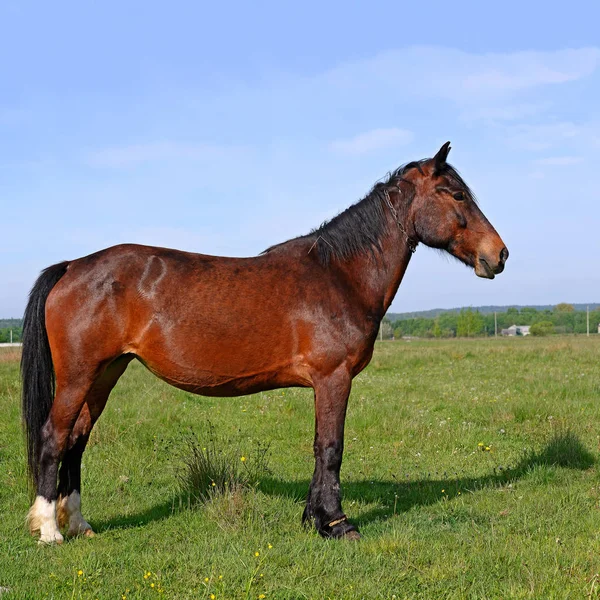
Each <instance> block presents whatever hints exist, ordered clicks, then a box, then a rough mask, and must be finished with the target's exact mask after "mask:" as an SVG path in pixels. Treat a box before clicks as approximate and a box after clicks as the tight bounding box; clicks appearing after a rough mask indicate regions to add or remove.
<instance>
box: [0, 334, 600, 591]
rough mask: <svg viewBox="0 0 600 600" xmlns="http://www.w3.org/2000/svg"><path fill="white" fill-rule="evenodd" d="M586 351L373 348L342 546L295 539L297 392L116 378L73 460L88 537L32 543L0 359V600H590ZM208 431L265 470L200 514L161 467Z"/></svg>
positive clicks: (352, 433) (301, 419) (595, 342)
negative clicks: (262, 456) (262, 462)
mask: <svg viewBox="0 0 600 600" xmlns="http://www.w3.org/2000/svg"><path fill="white" fill-rule="evenodd" d="M11 350H12V349H11ZM599 357H600V336H593V337H591V338H585V337H560V338H557V337H551V338H546V339H531V338H527V339H509V340H493V339H492V340H473V341H467V340H449V341H413V342H410V343H407V342H389V343H383V344H381V345H379V346H377V348H376V352H375V355H374V358H373V361H372V363H371V365H370V367H369V368H368V369H367V370H366V371H365V372H364V373H362V374H361V375H360V376H359V377H358V378H357V379H356V381H355V385H354V388H353V392H352V397H351V400H350V408H349V412H348V420H347V427H346V450H345V457H344V465H343V468H342V490H343V494H344V508H345V510H346V512H347V514H348V515H349V517H350V518H351V519H352V520H353V521H354V522H355V523H357V524H358V525H359V527H360V529H361V532H362V534H363V536H364V537H363V540H362V541H361V542H359V543H357V544H352V543H344V542H339V541H333V540H329V541H325V540H323V539H321V538H320V537H318V536H317V535H316V534H315V533H314V532H312V531H310V530H308V531H307V530H305V529H303V528H302V526H301V525H300V517H301V514H302V508H303V506H302V502H303V499H304V496H305V494H306V491H307V488H308V483H309V480H310V477H311V475H312V468H313V461H312V456H311V452H312V448H311V447H312V436H313V409H312V396H311V393H310V391H308V390H277V391H273V392H269V393H263V394H257V395H254V396H249V397H243V398H233V399H215V398H210V399H209V398H202V397H197V396H193V395H191V394H188V393H186V392H182V391H179V390H176V389H174V388H171V387H169V386H167V385H166V384H164V383H162V382H161V381H159V380H158V379H156V378H154V377H153V376H152V375H151V374H149V373H148V372H147V371H146V370H145V369H144V368H143V367H142V366H141V365H139V364H137V363H135V364H132V365H131V366H130V368H129V369H128V371H127V373H126V374H125V375H124V376H123V378H122V379H121V381H120V382H119V384H118V385H117V387H116V388H115V390H114V392H113V394H112V396H111V399H110V401H109V403H108V406H107V408H106V410H105V412H104V414H103V416H102V418H101V419H100V422H99V423H98V425H97V427H96V429H95V430H94V432H93V434H92V438H91V440H90V444H89V447H88V450H87V452H86V454H85V457H84V471H83V486H84V488H83V493H82V500H83V513H84V516H85V517H86V518H87V519H88V520H89V521H90V523H91V524H92V526H93V527H94V529H95V531H96V533H97V534H98V535H97V536H96V537H95V538H94V539H76V540H73V541H69V542H67V543H65V544H64V545H63V546H59V547H41V546H38V545H37V544H36V543H35V541H34V540H32V539H31V538H30V537H29V535H28V533H27V531H26V528H25V524H24V517H25V514H26V512H27V509H28V505H29V498H28V493H27V484H26V474H25V456H24V446H23V442H22V437H21V431H20V424H19V419H20V417H19V379H18V363H17V362H15V360H14V352H13V358H12V359H10V360H9V359H5V358H3V357H1V356H0V415H1V420H0V515H1V516H2V519H1V520H0V598H1V600H5V598H6V600H12V599H13V598H122V596H126V597H127V598H153V597H156V598H159V597H164V598H206V599H209V598H211V597H212V595H214V597H215V598H236V599H237V598H240V599H242V598H255V599H258V598H261V597H263V596H264V597H265V598H266V599H271V598H273V599H275V598H277V599H290V600H291V599H302V598H315V599H316V598H336V599H346V598H348V599H349V598H386V599H392V598H396V599H398V600H399V599H401V598H423V599H432V598H435V599H437V598H473V599H479V598H536V599H537V598H544V599H545V598H598V597H600V575H599V573H600V477H599V473H598V469H599V465H598V464H597V463H596V461H597V458H598V451H599V443H600V435H599V434H600V428H599V424H600V402H599V400H600V360H599ZM208 422H210V423H211V424H212V426H213V427H214V433H215V435H216V437H215V439H217V440H220V441H219V442H218V443H217V446H219V445H220V446H221V448H218V447H215V451H216V452H218V451H219V450H223V451H229V450H230V449H235V453H236V454H237V453H239V454H240V459H241V456H245V457H247V461H250V460H255V459H253V458H252V457H253V453H255V449H256V448H257V447H258V446H257V445H258V444H259V443H260V444H262V445H263V446H262V447H264V446H265V445H270V452H269V454H270V460H269V468H270V471H269V472H268V473H263V474H262V475H261V476H260V477H259V482H258V484H257V485H251V486H244V487H243V489H238V488H236V489H235V491H232V490H227V489H226V490H225V491H224V492H223V493H215V494H213V495H211V496H210V497H208V498H207V499H205V501H204V502H202V503H197V502H194V499H193V498H191V497H190V495H187V496H186V494H185V493H181V489H180V484H179V481H180V478H179V477H178V473H179V474H180V473H181V469H182V468H183V469H185V457H186V456H188V457H189V453H188V454H186V447H187V446H186V444H187V442H186V439H189V435H190V433H189V432H190V427H192V428H193V429H194V431H195V432H196V435H197V436H200V437H199V439H202V437H201V435H202V431H203V429H202V428H203V427H205V426H206V424H207V423H208ZM480 444H481V445H480ZM232 460H233V459H232ZM256 460H259V459H258V458H257V459H256ZM152 584H154V585H152ZM6 588H8V591H4V592H3V590H4V589H6Z"/></svg>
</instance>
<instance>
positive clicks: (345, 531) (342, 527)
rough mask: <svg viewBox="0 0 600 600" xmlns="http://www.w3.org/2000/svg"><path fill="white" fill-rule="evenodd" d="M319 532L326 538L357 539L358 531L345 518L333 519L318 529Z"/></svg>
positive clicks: (358, 537)
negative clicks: (330, 522)
mask: <svg viewBox="0 0 600 600" xmlns="http://www.w3.org/2000/svg"><path fill="white" fill-rule="evenodd" d="M319 533H320V534H321V535H322V536H323V537H326V538H335V539H345V540H359V539H360V533H358V529H356V527H355V526H354V525H352V523H350V522H349V521H348V520H347V519H345V518H344V519H343V520H340V521H333V523H332V524H329V525H325V526H324V527H322V528H321V529H319Z"/></svg>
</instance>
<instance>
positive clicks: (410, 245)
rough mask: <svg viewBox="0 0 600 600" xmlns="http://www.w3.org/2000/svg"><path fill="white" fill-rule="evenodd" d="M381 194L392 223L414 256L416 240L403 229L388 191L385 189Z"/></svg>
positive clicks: (417, 243) (399, 192)
mask: <svg viewBox="0 0 600 600" xmlns="http://www.w3.org/2000/svg"><path fill="white" fill-rule="evenodd" d="M397 189H398V195H400V194H402V192H401V191H400V188H397ZM383 193H384V196H385V202H386V204H387V205H388V206H389V209H390V211H391V213H392V216H393V217H394V221H396V225H398V229H400V231H401V232H402V233H403V234H404V237H405V238H406V244H407V245H408V249H409V250H410V251H411V253H412V254H414V253H415V252H416V251H417V246H418V245H419V242H418V240H413V239H412V238H411V237H410V236H409V235H408V233H407V231H406V229H405V228H404V225H402V222H401V221H400V217H399V216H398V211H397V210H396V209H395V208H394V205H393V204H392V201H391V200H390V193H389V192H388V190H387V189H385V190H384V192H383Z"/></svg>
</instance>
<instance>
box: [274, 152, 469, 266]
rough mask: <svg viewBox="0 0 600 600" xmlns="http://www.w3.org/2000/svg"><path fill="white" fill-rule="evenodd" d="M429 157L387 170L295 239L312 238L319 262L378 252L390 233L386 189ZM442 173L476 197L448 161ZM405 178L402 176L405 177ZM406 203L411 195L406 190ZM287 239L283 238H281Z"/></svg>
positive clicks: (313, 248) (419, 167) (418, 167)
mask: <svg viewBox="0 0 600 600" xmlns="http://www.w3.org/2000/svg"><path fill="white" fill-rule="evenodd" d="M427 160H429V159H423V160H420V161H413V162H410V163H407V164H406V165H402V166H400V167H399V168H398V169H396V170H395V171H392V172H390V173H388V175H387V177H386V178H385V179H384V180H382V181H379V182H377V183H376V184H375V185H374V186H373V188H372V189H371V191H370V192H369V193H368V194H367V195H366V196H365V197H364V198H363V199H362V200H359V201H358V202H357V203H356V204H353V205H352V206H350V207H348V208H347V209H346V210H344V211H342V212H341V213H339V214H338V215H337V216H335V217H333V218H332V219H330V220H329V221H325V222H324V223H323V224H322V225H321V226H320V227H317V228H316V229H313V230H312V231H311V232H310V233H309V234H307V235H304V236H300V237H299V238H295V239H305V240H309V241H310V240H312V241H313V244H312V246H311V247H310V251H311V252H317V254H318V257H319V260H320V261H321V263H322V264H325V265H327V264H329V263H330V262H332V261H333V260H346V259H349V258H351V257H353V256H356V255H358V254H362V253H365V252H381V251H382V248H381V242H382V240H383V239H385V237H386V236H387V235H388V234H389V230H388V227H389V215H388V214H387V211H389V210H390V209H389V207H388V206H387V205H386V195H387V194H386V193H387V190H388V189H389V188H391V187H397V186H398V185H399V183H400V182H401V181H403V180H404V175H405V174H406V172H407V171H408V170H410V169H418V170H419V171H420V172H421V173H422V172H423V171H422V165H423V163H425V162H426V161H427ZM444 175H447V176H448V177H449V178H450V179H453V180H454V181H455V182H456V183H457V184H459V185H460V186H463V187H464V189H465V191H466V193H467V195H468V196H469V197H470V198H471V199H472V200H475V196H474V195H473V194H472V192H471V190H470V189H469V187H468V186H467V184H466V183H465V182H464V181H463V179H462V177H461V176H460V174H459V173H458V171H456V169H454V167H452V166H451V165H446V167H445V168H444ZM404 181H405V180H404ZM405 196H407V206H406V208H407V207H408V205H409V204H410V202H411V200H412V198H413V195H412V194H407V195H405ZM283 243H286V242H283ZM281 245H282V244H276V245H275V246H271V247H270V248H268V249H267V250H265V252H264V253H267V252H270V251H271V250H274V249H275V248H278V247H279V246H281Z"/></svg>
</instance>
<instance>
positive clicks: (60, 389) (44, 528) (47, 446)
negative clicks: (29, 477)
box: [27, 377, 93, 543]
mask: <svg viewBox="0 0 600 600" xmlns="http://www.w3.org/2000/svg"><path fill="white" fill-rule="evenodd" d="M92 385H93V378H92V377H88V378H84V377H80V378H78V379H76V380H73V381H69V382H61V381H58V382H57V389H56V395H55V397H54V402H53V404H52V409H51V410H50V415H49V416H48V419H47V420H46V423H45V424H44V426H43V428H42V431H41V447H40V458H39V472H38V478H37V490H36V494H37V495H36V499H35V502H34V503H33V506H32V507H31V509H30V511H29V514H28V516H27V517H28V521H29V530H30V531H31V533H32V534H35V533H37V532H38V531H39V533H40V541H41V542H46V543H53V542H56V543H61V542H62V541H63V537H62V535H61V534H60V531H59V530H58V527H57V523H56V498H57V489H56V478H57V474H58V464H59V462H60V460H61V459H62V457H63V455H64V453H65V450H66V448H67V444H68V440H69V436H70V434H71V431H72V430H73V426H74V425H75V422H76V421H77V419H78V417H79V414H80V412H81V409H82V407H83V405H84V403H85V398H86V396H87V394H88V392H89V390H90V389H91V387H92Z"/></svg>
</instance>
